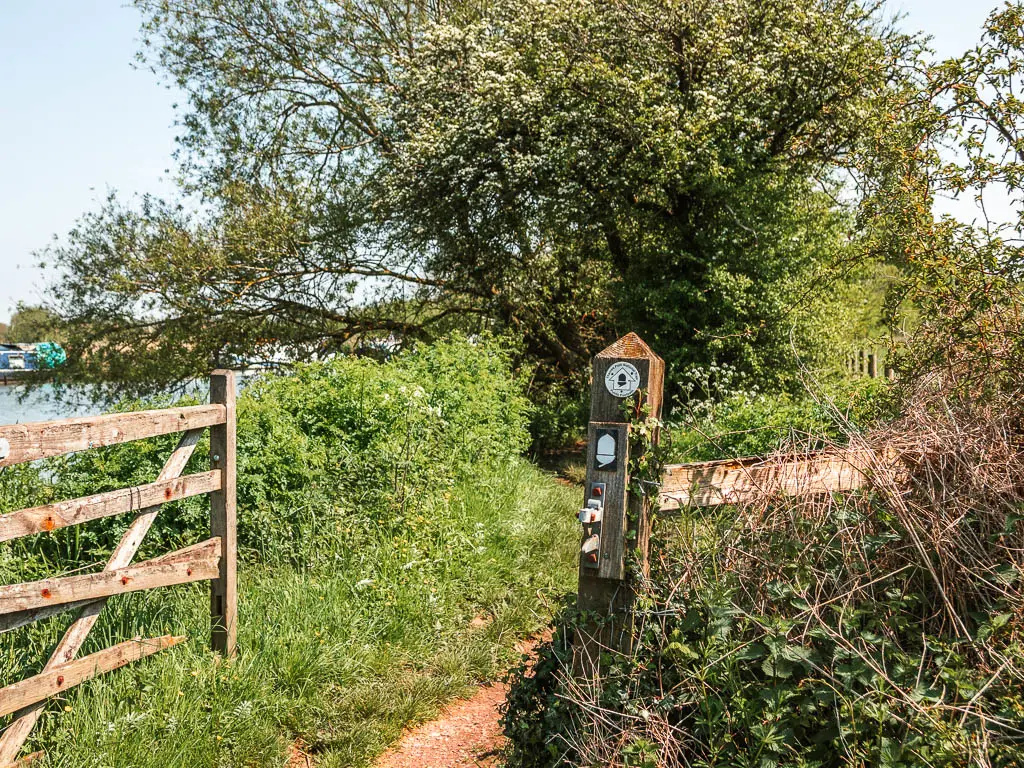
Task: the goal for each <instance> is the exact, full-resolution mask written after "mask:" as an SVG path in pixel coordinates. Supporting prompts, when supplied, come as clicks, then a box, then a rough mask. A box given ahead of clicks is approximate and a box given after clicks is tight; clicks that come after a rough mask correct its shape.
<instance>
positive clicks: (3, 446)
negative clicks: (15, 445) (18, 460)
mask: <svg viewBox="0 0 1024 768" xmlns="http://www.w3.org/2000/svg"><path fill="white" fill-rule="evenodd" d="M10 453H11V444H10V443H8V442H7V439H6V438H3V437H0V459H6V458H7V457H8V456H9V455H10Z"/></svg>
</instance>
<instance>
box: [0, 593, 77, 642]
mask: <svg viewBox="0 0 1024 768" xmlns="http://www.w3.org/2000/svg"><path fill="white" fill-rule="evenodd" d="M93 602H95V601H93V600H80V601H79V602H77V603H62V604H61V605H47V606H44V607H43V608H36V609H35V610H34V611H15V612H14V613H4V614H0V635H2V634H4V633H5V632H11V631H13V630H15V629H17V628H18V627H24V626H25V625H26V624H35V623H36V622H37V621H42V620H43V619H48V618H50V617H51V616H56V615H57V614H58V613H64V612H65V611H76V610H79V609H81V608H85V607H86V606H87V605H90V604H92V603H93Z"/></svg>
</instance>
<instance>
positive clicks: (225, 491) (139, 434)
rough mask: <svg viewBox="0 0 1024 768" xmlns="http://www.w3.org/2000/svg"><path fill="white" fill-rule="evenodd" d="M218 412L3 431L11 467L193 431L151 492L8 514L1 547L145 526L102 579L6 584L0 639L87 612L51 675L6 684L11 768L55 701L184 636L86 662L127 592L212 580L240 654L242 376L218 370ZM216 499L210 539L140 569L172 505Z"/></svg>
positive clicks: (219, 629)
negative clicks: (99, 629) (99, 528)
mask: <svg viewBox="0 0 1024 768" xmlns="http://www.w3.org/2000/svg"><path fill="white" fill-rule="evenodd" d="M210 400H211V403H210V404H209V405H197V406H191V407H186V408H167V409H162V410H153V411H138V412H135V413H123V414H120V413H119V414H110V415H106V416H94V417H84V418H76V419H65V420H61V421H47V422H38V423H33V424H18V425H12V426H0V468H2V467H8V466H12V465H14V464H23V463H25V462H29V461H36V460H38V459H44V458H49V457H52V456H60V455H62V454H66V453H73V452H76V451H83V450H88V449H90V448H99V447H102V446H109V445H117V444H119V443H126V442H129V441H133V440H142V439H145V438H149V437H156V436H158V435H166V434H173V433H177V432H181V433H184V434H182V436H181V439H180V440H179V441H178V445H177V447H176V448H175V449H174V450H173V451H172V452H171V455H170V457H169V458H168V459H167V462H166V463H165V464H164V467H163V469H162V470H161V471H160V474H159V476H158V477H157V478H156V479H155V480H154V481H153V482H152V483H148V484H146V485H140V486H135V487H133V488H124V489H120V490H116V491H109V492H107V493H100V494H96V495H93V496H86V497H83V498H80V499H73V500H71V501H61V502H56V503H54V504H47V505H45V506H41V507H34V508H32V509H22V510H17V511H15V512H9V513H7V514H4V515H0V542H3V541H10V540H12V539H17V538H20V537H23V536H30V535H33V534H38V533H45V532H49V531H54V530H57V529H59V528H65V527H67V526H72V525H80V524H82V523H86V522H89V521H92V520H98V519H101V518H104V517H110V516H113V515H120V514H126V513H129V512H132V513H135V519H134V520H133V521H132V523H131V524H130V525H129V527H128V530H127V531H126V532H125V533H124V535H123V536H122V538H121V541H120V543H119V544H118V545H117V546H116V547H115V548H114V552H113V554H112V555H111V556H110V558H109V560H108V561H107V564H106V565H105V567H104V568H103V570H102V571H100V572H98V573H89V574H81V575H75V576H65V577H58V578H51V579H43V580H40V581H34V582H27V583H24V584H9V585H3V586H0V632H7V631H10V630H12V629H15V628H17V627H20V626H24V625H25V624H29V623H32V622H34V621H39V620H40V619H44V618H47V617H49V616H53V615H54V614H57V613H61V612H63V611H67V610H77V611H78V617H77V618H76V619H75V621H74V622H73V623H72V624H71V626H70V627H69V628H68V630H67V631H66V632H65V633H64V636H63V638H62V639H61V641H60V642H59V643H58V644H57V647H56V648H55V650H54V651H53V653H52V655H51V656H50V659H49V661H47V663H46V665H45V666H44V667H43V670H42V672H40V673H39V674H37V675H34V676H32V677H29V678H26V679H24V680H21V681H19V682H16V683H13V684H12V685H8V686H7V687H5V688H2V689H0V716H4V715H9V714H13V715H14V718H13V720H12V722H11V723H10V725H8V727H7V728H6V729H5V730H4V731H3V732H2V734H0V766H7V765H9V764H11V763H13V761H14V760H15V759H16V758H17V756H18V753H19V752H20V751H21V748H22V746H23V745H24V743H25V740H26V739H27V738H28V736H29V734H30V733H31V731H32V728H33V727H34V726H35V724H36V721H37V720H38V719H39V716H40V714H41V713H42V711H43V707H44V706H45V703H46V700H47V699H48V698H49V697H51V696H54V695H56V694H59V693H61V692H63V691H65V690H67V689H69V688H71V687H73V686H75V685H78V684H79V683H81V682H84V681H85V680H88V679H90V678H92V677H95V676H96V675H98V674H101V673H103V672H109V671H111V670H114V669H117V668H119V667H122V666H124V665H126V664H129V663H131V662H133V661H136V660H138V659H141V658H144V657H146V656H149V655H151V654H153V653H156V652H157V651H160V650H163V649H165V648H170V647H172V646H174V645H176V644H177V643H178V642H180V641H181V640H183V639H184V638H180V637H169V636H165V637H157V638H153V639H149V640H144V639H139V638H136V639H134V640H129V641H127V642H124V643H120V644H118V645H115V646H113V647H112V648H107V649H106V650H103V651H99V652H97V653H94V654H91V655H89V656H85V657H83V658H78V659H76V658H75V657H76V656H77V655H78V651H79V650H80V649H81V647H82V645H83V643H84V642H85V640H86V638H87V637H88V636H89V633H90V632H91V631H92V628H93V626H94V625H95V623H96V620H97V619H98V617H99V614H100V612H101V611H102V610H103V607H104V605H106V601H107V600H108V599H109V598H110V597H112V596H114V595H118V594H124V593H127V592H134V591H138V590H145V589H153V588H156V587H164V586H171V585H174V584H186V583H190V582H195V581H210V582H211V586H210V620H211V626H212V632H211V644H212V646H213V648H214V650H217V651H220V652H222V653H224V654H226V655H229V656H230V655H233V654H234V653H235V638H236V623H237V610H238V608H237V600H238V597H237V590H236V585H235V569H236V562H237V544H236V531H235V527H236V514H235V377H234V373H233V372H231V371H214V373H213V374H212V376H211V379H210ZM207 428H209V429H210V470H209V471H208V472H200V473H196V474H192V475H185V476H182V472H183V471H184V469H185V466H186V465H187V464H188V461H189V459H190V458H191V457H192V454H193V453H194V452H195V449H196V446H197V445H198V443H199V439H200V438H201V437H202V434H203V432H204V431H205V430H206V429H207ZM200 495H209V496H210V538H209V539H207V540H206V541H203V542H200V543H197V544H194V545H192V546H189V547H185V548H184V549H180V550H178V551H176V552H171V553H168V554H165V555H161V556H160V557H156V558H154V559H152V560H147V561H144V562H140V563H134V564H133V563H132V559H133V558H134V557H135V554H136V553H137V552H138V550H139V547H140V546H141V545H142V541H143V539H144V538H145V536H146V533H147V532H148V531H149V529H150V528H151V527H152V525H153V522H154V521H155V520H156V516H157V514H158V513H159V511H160V507H161V505H163V504H165V503H167V502H170V501H177V500H179V499H185V498H189V497H192V496H200Z"/></svg>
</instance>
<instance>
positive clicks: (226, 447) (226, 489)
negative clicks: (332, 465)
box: [210, 370, 238, 656]
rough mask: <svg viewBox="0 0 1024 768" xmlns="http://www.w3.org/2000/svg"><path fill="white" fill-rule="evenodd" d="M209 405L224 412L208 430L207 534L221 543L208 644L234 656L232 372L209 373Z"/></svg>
mask: <svg viewBox="0 0 1024 768" xmlns="http://www.w3.org/2000/svg"><path fill="white" fill-rule="evenodd" d="M210 402H211V403H219V404H221V405H223V406H224V409H225V420H224V423H223V424H218V425H216V426H213V427H210V467H211V469H218V470H220V472H221V487H220V490H219V491H214V492H213V493H211V494H210V535H211V536H214V537H218V538H220V540H221V556H220V575H219V576H218V577H217V578H216V579H214V580H213V581H211V582H210V624H211V640H210V643H211V645H212V646H213V650H215V651H219V652H221V653H223V654H224V655H225V656H234V655H235V639H236V636H237V632H238V587H237V585H236V568H237V565H236V564H237V560H238V539H237V532H236V527H237V507H236V502H235V473H236V468H235V372H234V371H225V370H217V371H214V372H213V374H212V375H211V377H210Z"/></svg>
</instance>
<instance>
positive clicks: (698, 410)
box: [666, 378, 891, 462]
mask: <svg viewBox="0 0 1024 768" xmlns="http://www.w3.org/2000/svg"><path fill="white" fill-rule="evenodd" d="M888 394H889V383H888V382H887V381H886V380H884V379H866V378H865V379H857V380H853V381H842V382H836V383H833V384H831V385H829V386H828V387H827V388H826V390H825V391H824V392H822V393H821V394H820V395H819V396H817V397H812V396H811V395H810V394H809V393H807V392H804V393H802V394H792V393H789V392H776V393H771V394H767V393H759V392H732V393H726V394H724V395H723V396H721V399H713V398H708V399H697V400H694V399H691V400H689V401H688V404H686V405H683V406H680V407H677V408H675V409H674V411H673V413H672V416H671V418H670V420H669V429H668V433H667V435H666V438H667V443H668V445H667V452H668V455H669V458H670V459H671V460H672V461H678V462H686V461H709V460H712V459H729V458H735V457H737V456H764V455H767V454H769V453H771V452H772V451H774V450H776V449H778V448H780V447H782V446H800V447H802V448H807V449H811V450H813V449H815V448H821V447H823V446H824V445H825V444H826V443H828V442H835V441H838V442H841V443H843V442H845V440H846V436H847V435H848V434H849V432H850V431H860V430H862V429H864V428H866V427H868V426H870V425H871V424H873V423H875V422H877V421H878V420H879V419H880V418H882V417H884V416H887V415H890V408H891V405H890V400H889V396H888Z"/></svg>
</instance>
